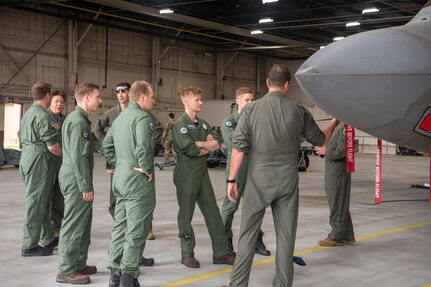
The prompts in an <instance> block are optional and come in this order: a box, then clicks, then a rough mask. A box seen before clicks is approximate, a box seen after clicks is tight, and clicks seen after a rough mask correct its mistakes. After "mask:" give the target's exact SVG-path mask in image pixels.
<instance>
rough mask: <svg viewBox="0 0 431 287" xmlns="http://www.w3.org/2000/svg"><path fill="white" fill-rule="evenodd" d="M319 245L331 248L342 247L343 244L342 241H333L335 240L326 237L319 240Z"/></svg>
mask: <svg viewBox="0 0 431 287" xmlns="http://www.w3.org/2000/svg"><path fill="white" fill-rule="evenodd" d="M319 245H320V246H325V247H333V246H343V245H344V243H343V242H342V241H335V240H332V239H331V238H329V237H327V238H325V239H323V240H320V241H319Z"/></svg>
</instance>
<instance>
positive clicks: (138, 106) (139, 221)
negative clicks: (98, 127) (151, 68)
mask: <svg viewBox="0 0 431 287" xmlns="http://www.w3.org/2000/svg"><path fill="white" fill-rule="evenodd" d="M129 96H130V99H131V102H130V103H129V106H128V108H127V109H125V110H124V111H123V112H122V113H121V114H120V115H119V116H118V117H117V119H116V120H115V121H114V123H113V125H112V127H111V129H109V131H108V134H107V135H106V137H105V139H104V141H103V144H102V149H101V151H102V153H103V155H104V157H105V158H106V161H107V163H108V165H109V167H111V168H115V172H114V177H113V192H114V194H115V197H116V207H115V216H114V219H115V225H114V227H113V228H112V233H111V244H110V247H109V266H110V269H111V279H110V283H109V286H110V287H118V286H119V285H120V284H121V286H122V287H126V286H130V287H133V286H135V285H136V284H138V279H137V278H138V277H139V264H140V262H141V255H142V253H143V251H144V248H145V242H146V238H147V234H148V231H149V229H150V226H151V220H152V218H153V211H154V208H155V205H156V195H155V184H154V149H153V146H154V144H153V130H154V124H153V120H152V118H151V115H150V114H149V112H150V111H151V110H152V108H153V105H154V93H153V89H152V86H151V85H150V84H149V83H147V82H145V81H138V82H135V83H134V84H133V85H132V88H131V90H130V93H129Z"/></svg>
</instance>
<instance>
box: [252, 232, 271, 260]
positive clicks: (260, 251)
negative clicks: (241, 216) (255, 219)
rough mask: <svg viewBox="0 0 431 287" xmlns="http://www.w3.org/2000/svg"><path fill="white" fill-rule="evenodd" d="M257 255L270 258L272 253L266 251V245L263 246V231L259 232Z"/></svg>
mask: <svg viewBox="0 0 431 287" xmlns="http://www.w3.org/2000/svg"><path fill="white" fill-rule="evenodd" d="M255 252H256V253H257V254H259V255H263V256H270V255H271V251H269V250H268V249H266V246H265V244H263V232H262V230H259V234H258V235H257V242H256V251H255Z"/></svg>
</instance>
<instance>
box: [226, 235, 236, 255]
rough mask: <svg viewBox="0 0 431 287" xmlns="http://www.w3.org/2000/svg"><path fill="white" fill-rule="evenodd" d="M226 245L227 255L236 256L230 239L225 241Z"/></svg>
mask: <svg viewBox="0 0 431 287" xmlns="http://www.w3.org/2000/svg"><path fill="white" fill-rule="evenodd" d="M227 245H228V248H229V254H231V255H236V254H235V250H233V243H232V238H228V239H227Z"/></svg>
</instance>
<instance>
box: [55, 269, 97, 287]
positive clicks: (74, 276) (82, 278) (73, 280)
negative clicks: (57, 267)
mask: <svg viewBox="0 0 431 287" xmlns="http://www.w3.org/2000/svg"><path fill="white" fill-rule="evenodd" d="M56 281H57V282H58V283H69V284H88V283H90V281H91V280H90V276H88V275H82V274H80V273H78V272H74V273H70V274H67V275H61V274H57V278H56Z"/></svg>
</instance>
